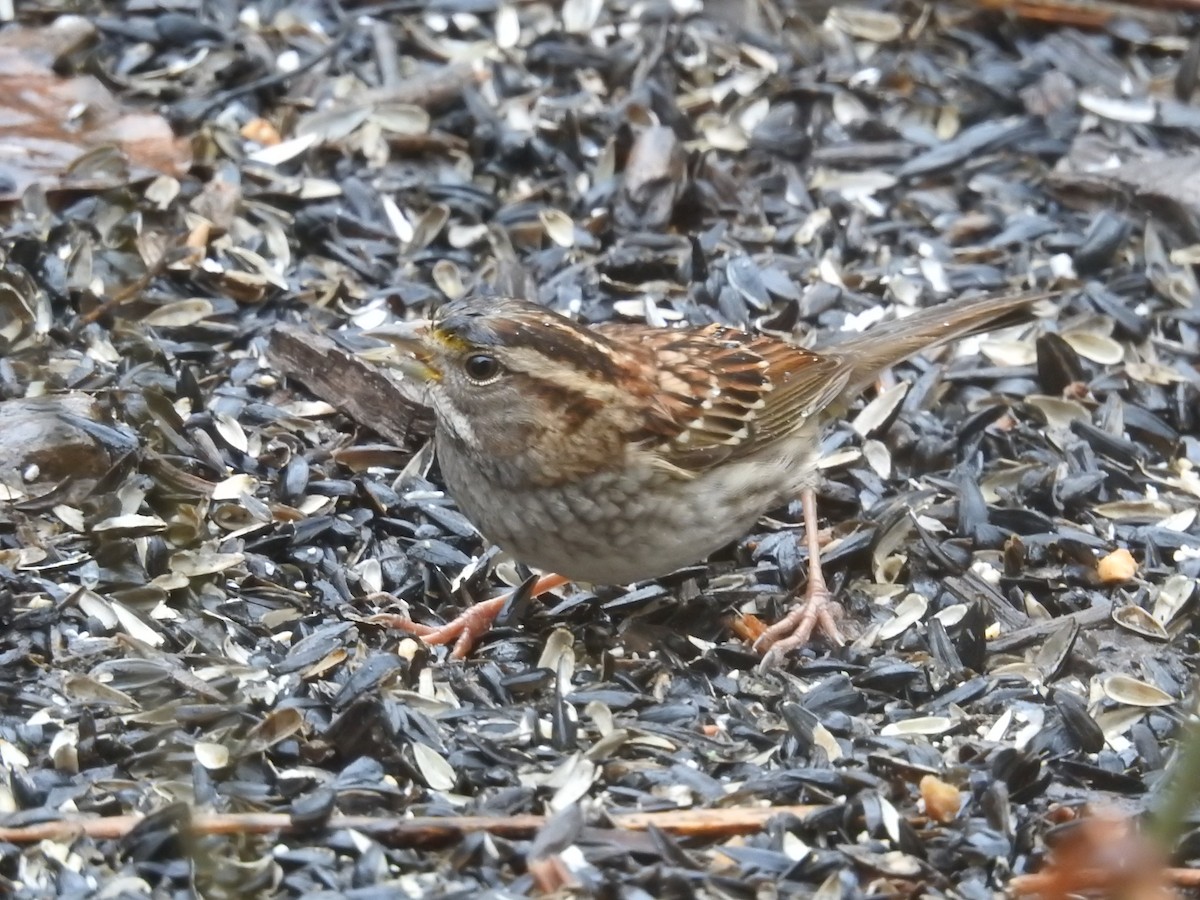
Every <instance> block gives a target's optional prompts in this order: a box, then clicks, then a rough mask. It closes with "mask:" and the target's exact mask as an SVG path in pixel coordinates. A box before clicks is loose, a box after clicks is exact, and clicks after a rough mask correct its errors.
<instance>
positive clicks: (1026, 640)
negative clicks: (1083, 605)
mask: <svg viewBox="0 0 1200 900" xmlns="http://www.w3.org/2000/svg"><path fill="white" fill-rule="evenodd" d="M1111 615H1112V604H1111V603H1099V604H1097V605H1096V606H1089V607H1088V608H1087V609H1081V610H1079V611H1078V612H1073V613H1067V614H1066V615H1064V616H1055V617H1054V618H1053V619H1045V620H1044V621H1039V622H1035V623H1034V624H1032V625H1026V626H1025V627H1024V628H1018V629H1017V630H1016V631H1010V632H1009V633H1008V634H1002V635H1000V637H998V638H996V639H995V640H994V641H988V644H987V649H988V652H989V653H1007V652H1009V651H1010V650H1016V649H1017V648H1019V647H1023V646H1025V645H1026V644H1030V643H1032V642H1034V641H1036V640H1039V639H1041V638H1044V637H1046V636H1047V635H1050V634H1052V633H1053V632H1055V631H1057V630H1058V629H1059V628H1062V627H1063V623H1065V622H1066V621H1067V620H1069V619H1074V620H1075V622H1076V624H1078V625H1079V627H1080V628H1091V627H1092V626H1094V625H1099V624H1101V623H1102V622H1105V621H1107V620H1108V618H1109V617H1110V616H1111Z"/></svg>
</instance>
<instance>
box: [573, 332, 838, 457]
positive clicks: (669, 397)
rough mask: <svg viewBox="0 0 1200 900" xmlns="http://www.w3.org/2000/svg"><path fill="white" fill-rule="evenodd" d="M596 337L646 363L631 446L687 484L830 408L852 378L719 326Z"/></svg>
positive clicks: (806, 355)
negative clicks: (653, 455)
mask: <svg viewBox="0 0 1200 900" xmlns="http://www.w3.org/2000/svg"><path fill="white" fill-rule="evenodd" d="M596 330H598V331H600V332H601V333H602V334H604V335H605V336H606V337H609V338H611V339H612V340H614V341H616V342H619V343H620V344H622V345H623V347H624V348H626V349H628V350H630V351H631V352H633V353H635V354H640V355H642V356H643V359H644V361H645V363H646V365H645V366H644V367H643V369H642V371H643V372H644V373H646V374H647V378H646V379H645V383H644V385H643V391H642V392H641V394H640V397H639V399H640V400H642V401H643V402H642V408H643V409H644V415H643V416H642V417H641V420H640V421H638V422H635V423H633V428H632V433H631V434H630V435H629V439H630V440H631V441H632V442H633V443H635V444H638V445H641V446H643V447H646V448H653V449H654V450H655V451H656V452H657V453H658V454H660V455H661V456H662V457H663V461H664V462H665V463H667V464H668V465H669V467H671V468H673V469H679V470H683V471H684V472H688V473H693V474H694V473H698V472H701V471H703V470H705V469H707V468H709V467H711V466H715V465H717V464H718V463H720V462H723V461H725V460H728V459H736V458H738V457H742V456H747V455H750V454H753V453H755V452H756V451H758V450H760V449H761V448H763V447H765V446H767V445H769V444H770V443H772V442H774V441H776V440H779V439H780V438H782V437H785V436H786V435H788V434H790V433H791V432H793V431H794V430H795V429H796V428H797V427H799V426H800V425H801V424H802V423H803V421H804V420H805V419H806V418H808V417H809V416H812V415H814V414H815V413H817V412H819V411H820V410H821V409H823V408H824V407H825V406H828V405H829V404H830V403H831V402H833V401H834V400H835V399H836V398H837V397H838V396H839V395H840V394H841V392H842V390H843V389H844V388H845V386H846V383H847V381H848V380H849V376H850V371H849V368H848V367H847V366H846V365H845V364H844V363H843V362H842V360H841V359H840V358H839V357H837V356H833V355H830V356H825V355H821V354H817V353H813V352H811V351H809V350H804V349H802V348H800V347H794V346H792V345H790V344H787V343H785V342H783V341H780V340H778V339H776V338H773V337H768V336H765V335H753V334H748V333H746V332H743V331H739V330H737V329H733V328H727V327H725V326H721V325H710V326H708V327H706V328H701V329H678V330H666V329H659V328H651V327H648V326H640V325H626V324H607V325H602V326H598V327H597V329H596Z"/></svg>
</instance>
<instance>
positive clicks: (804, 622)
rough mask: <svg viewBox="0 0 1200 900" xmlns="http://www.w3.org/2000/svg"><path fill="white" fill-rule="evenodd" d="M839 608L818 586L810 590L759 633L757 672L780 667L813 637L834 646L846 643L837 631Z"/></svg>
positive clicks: (821, 587) (840, 607) (840, 614)
mask: <svg viewBox="0 0 1200 900" xmlns="http://www.w3.org/2000/svg"><path fill="white" fill-rule="evenodd" d="M841 617H842V605H841V604H840V603H838V602H837V601H836V600H834V599H833V595H831V594H830V593H829V590H828V589H827V588H826V587H825V586H824V585H821V586H820V587H817V588H816V589H815V590H810V591H808V593H807V594H806V595H805V597H804V601H803V602H802V603H800V604H799V605H797V606H796V607H794V608H793V609H792V611H791V612H789V613H788V614H787V615H786V616H784V617H783V618H782V619H780V620H779V621H778V622H776V623H775V624H774V625H772V626H771V627H770V628H768V629H767V630H766V631H764V632H763V633H762V635H761V636H760V637H759V639H758V640H757V641H755V642H754V649H755V650H757V651H758V652H759V653H762V654H763V660H762V662H761V663H760V664H759V667H760V668H763V669H771V668H774V667H776V666H778V665H780V664H782V663H783V660H784V657H786V656H787V654H788V653H790V652H791V651H792V650H795V649H796V648H798V647H803V646H805V645H806V644H807V643H808V642H809V640H810V639H811V638H812V636H813V634H814V633H818V634H823V635H825V637H827V638H828V639H829V641H830V643H832V644H833V645H834V646H837V647H840V646H842V644H844V643H846V639H845V638H844V637H842V632H841V629H839V628H838V620H839V619H840V618H841Z"/></svg>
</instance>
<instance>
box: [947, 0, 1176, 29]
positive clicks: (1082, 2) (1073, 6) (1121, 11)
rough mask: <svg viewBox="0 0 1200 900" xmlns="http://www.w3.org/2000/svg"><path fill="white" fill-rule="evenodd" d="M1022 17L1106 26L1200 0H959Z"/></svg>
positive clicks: (1155, 15)
mask: <svg viewBox="0 0 1200 900" xmlns="http://www.w3.org/2000/svg"><path fill="white" fill-rule="evenodd" d="M959 2H966V3H968V4H970V5H972V6H978V7H980V8H982V9H991V10H997V11H1001V12H1006V13H1010V14H1011V15H1014V16H1017V17H1019V18H1022V19H1032V20H1034V21H1037V22H1051V23H1054V24H1058V25H1074V26H1077V27H1080V28H1103V27H1104V26H1106V25H1108V24H1109V23H1110V22H1111V21H1112V20H1113V19H1116V18H1131V17H1132V18H1142V19H1154V18H1161V17H1162V16H1163V15H1164V14H1165V13H1166V12H1168V11H1171V10H1184V11H1195V10H1200V0H1137V2H1128V0H959Z"/></svg>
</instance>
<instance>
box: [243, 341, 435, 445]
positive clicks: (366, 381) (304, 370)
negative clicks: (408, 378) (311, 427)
mask: <svg viewBox="0 0 1200 900" xmlns="http://www.w3.org/2000/svg"><path fill="white" fill-rule="evenodd" d="M267 355H268V357H269V358H270V360H271V362H272V363H273V364H274V365H275V366H276V367H277V368H278V369H279V371H280V372H282V373H283V374H284V375H286V376H287V377H288V378H292V379H294V380H296V381H297V382H299V383H300V384H302V385H304V387H305V388H307V389H308V390H309V391H310V392H311V393H312V394H313V395H314V396H316V397H320V398H321V399H322V400H324V401H325V402H327V403H329V404H331V405H332V406H334V407H336V408H337V409H339V410H340V411H341V412H343V413H345V414H346V415H347V416H349V417H350V418H351V419H353V420H354V421H356V422H358V423H359V424H360V425H363V426H365V427H367V428H370V429H371V430H372V431H374V432H375V433H376V434H380V435H382V436H383V437H385V438H387V439H388V440H389V441H392V442H393V443H395V444H396V445H398V446H400V447H406V446H410V445H411V444H412V443H413V441H414V439H415V438H421V437H426V436H428V435H429V434H430V433H431V432H432V430H433V427H432V424H433V420H432V416H431V414H430V412H429V410H428V409H426V408H425V407H424V406H422V405H421V404H420V402H419V400H418V399H417V397H415V396H412V395H411V393H410V394H406V393H405V391H404V389H403V388H402V387H401V386H400V385H399V384H397V383H396V382H395V381H392V380H391V379H390V378H388V377H387V376H386V375H384V374H383V373H382V372H380V371H379V370H378V369H377V368H376V367H375V366H372V365H371V364H370V363H368V362H366V361H365V360H363V359H360V358H358V357H357V356H355V355H354V354H353V353H351V352H350V351H349V350H346V349H345V348H343V347H339V346H338V345H337V344H335V343H334V342H333V341H332V340H330V339H329V338H327V337H323V336H322V335H319V334H314V333H313V332H311V331H308V330H307V329H304V328H298V327H296V326H292V325H277V326H276V327H275V328H274V330H273V331H272V332H271V342H270V344H269V345H268V348H267Z"/></svg>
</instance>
